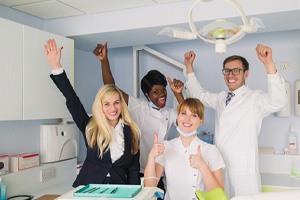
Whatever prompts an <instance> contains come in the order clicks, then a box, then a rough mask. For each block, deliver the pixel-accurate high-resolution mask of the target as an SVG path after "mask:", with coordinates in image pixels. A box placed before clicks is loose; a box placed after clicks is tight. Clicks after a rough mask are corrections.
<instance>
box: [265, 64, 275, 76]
mask: <svg viewBox="0 0 300 200" xmlns="http://www.w3.org/2000/svg"><path fill="white" fill-rule="evenodd" d="M265 68H266V71H267V74H275V73H276V72H277V69H276V66H275V63H273V62H270V63H266V64H265Z"/></svg>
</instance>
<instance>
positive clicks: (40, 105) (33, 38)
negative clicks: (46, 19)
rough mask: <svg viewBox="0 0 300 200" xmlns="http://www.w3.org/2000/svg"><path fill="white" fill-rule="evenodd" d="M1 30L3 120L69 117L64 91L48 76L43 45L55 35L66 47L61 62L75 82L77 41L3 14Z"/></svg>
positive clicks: (0, 113)
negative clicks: (75, 43)
mask: <svg viewBox="0 0 300 200" xmlns="http://www.w3.org/2000/svg"><path fill="white" fill-rule="evenodd" d="M0 31H1V32H0V40H1V45H0V69H1V71H0V94H1V98H0V120H32V119H52V118H66V117H67V118H68V117H70V114H69V112H68V110H67V108H66V105H65V99H64V97H63V95H62V94H61V93H60V91H59V90H58V89H57V88H56V86H55V84H54V83H53V82H52V80H51V79H50V77H49V75H50V72H51V68H50V65H49V64H48V62H47V59H46V56H45V52H44V45H45V43H46V42H47V40H48V39H50V38H54V39H55V40H56V42H57V45H58V46H63V47H64V48H63V50H62V61H61V63H62V64H63V65H64V69H65V71H66V72H67V75H68V77H69V79H70V81H71V83H72V84H73V83H74V41H73V40H71V39H68V38H64V37H61V36H57V35H54V34H51V33H48V32H45V31H41V30H38V29H34V28H31V27H28V26H24V25H22V24H18V23H15V22H11V21H8V20H5V19H2V18H0ZM73 85H74V84H73Z"/></svg>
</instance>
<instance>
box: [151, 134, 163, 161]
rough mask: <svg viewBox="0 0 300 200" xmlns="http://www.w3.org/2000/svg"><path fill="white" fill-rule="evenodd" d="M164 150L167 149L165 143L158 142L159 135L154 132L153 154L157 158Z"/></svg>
mask: <svg viewBox="0 0 300 200" xmlns="http://www.w3.org/2000/svg"><path fill="white" fill-rule="evenodd" d="M164 150H165V146H164V144H163V143H159V142H158V135H157V133H154V143H153V147H152V149H151V152H150V154H152V156H154V157H155V158H156V157H157V156H160V155H162V154H163V153H164Z"/></svg>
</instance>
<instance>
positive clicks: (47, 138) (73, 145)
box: [40, 123, 79, 163]
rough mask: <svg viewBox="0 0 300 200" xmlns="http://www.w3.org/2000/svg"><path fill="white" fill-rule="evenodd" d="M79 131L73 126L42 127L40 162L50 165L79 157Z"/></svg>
mask: <svg viewBox="0 0 300 200" xmlns="http://www.w3.org/2000/svg"><path fill="white" fill-rule="evenodd" d="M78 143H79V129H78V128H77V126H76V125H75V123H73V124H55V125H41V127H40V162H41V163H49V162H57V161H61V160H67V159H70V158H75V157H77V156H78V149H79V148H78V147H79V145H78Z"/></svg>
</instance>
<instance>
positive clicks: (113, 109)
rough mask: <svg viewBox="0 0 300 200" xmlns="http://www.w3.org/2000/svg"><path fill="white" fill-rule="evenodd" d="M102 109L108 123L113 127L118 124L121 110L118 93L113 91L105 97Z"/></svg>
mask: <svg viewBox="0 0 300 200" xmlns="http://www.w3.org/2000/svg"><path fill="white" fill-rule="evenodd" d="M102 111H103V113H104V115H105V117H106V118H107V120H108V121H109V123H110V124H111V125H112V126H113V127H115V126H116V125H117V124H118V121H119V116H120V114H121V111H122V104H121V98H120V95H119V94H118V93H115V94H114V95H112V96H111V97H109V98H108V99H106V100H105V101H104V102H103V104H102Z"/></svg>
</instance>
